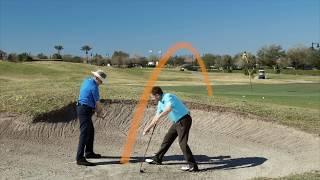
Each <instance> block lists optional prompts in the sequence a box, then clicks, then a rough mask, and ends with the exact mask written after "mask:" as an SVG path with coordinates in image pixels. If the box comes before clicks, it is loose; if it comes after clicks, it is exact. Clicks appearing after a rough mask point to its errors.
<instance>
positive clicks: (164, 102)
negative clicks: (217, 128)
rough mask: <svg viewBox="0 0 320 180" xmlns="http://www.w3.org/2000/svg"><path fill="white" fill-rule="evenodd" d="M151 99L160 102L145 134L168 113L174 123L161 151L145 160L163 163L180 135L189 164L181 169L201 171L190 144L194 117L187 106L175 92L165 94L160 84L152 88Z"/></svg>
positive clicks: (152, 162) (182, 147) (180, 141)
mask: <svg viewBox="0 0 320 180" xmlns="http://www.w3.org/2000/svg"><path fill="white" fill-rule="evenodd" d="M151 100H153V101H157V102H158V106H157V113H156V115H155V116H154V118H153V119H152V121H151V123H149V124H148V125H147V126H146V128H145V129H144V131H143V135H145V134H147V133H148V132H149V131H150V129H152V128H153V127H154V126H155V125H156V124H157V122H158V121H159V120H160V118H162V117H164V116H166V115H169V120H170V121H172V123H173V124H172V126H171V127H170V128H169V130H168V132H167V134H166V135H165V137H164V139H163V141H162V144H161V146H160V149H159V151H158V152H157V153H156V154H155V156H154V157H153V158H152V159H146V160H145V162H147V163H149V164H156V165H160V164H162V159H163V157H164V155H165V153H166V152H167V151H168V149H169V148H170V146H171V144H172V143H173V142H174V140H175V139H176V137H177V136H178V139H179V145H180V148H181V150H182V152H183V155H184V158H185V160H186V161H187V163H188V166H186V167H182V168H181V170H184V171H190V172H195V171H199V169H198V165H197V163H196V161H195V159H194V157H193V155H192V152H191V150H190V148H189V146H188V137H189V130H190V127H191V124H192V119H191V116H190V112H189V110H188V109H187V107H186V106H185V105H184V104H183V103H182V101H181V100H179V99H178V98H177V97H176V96H175V95H174V94H170V93H165V94H164V93H163V92H162V89H161V88H160V87H158V86H155V87H153V88H152V91H151Z"/></svg>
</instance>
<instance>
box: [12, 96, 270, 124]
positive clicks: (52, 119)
mask: <svg viewBox="0 0 320 180" xmlns="http://www.w3.org/2000/svg"><path fill="white" fill-rule="evenodd" d="M101 103H102V104H103V108H104V109H108V105H110V104H122V105H134V106H136V105H137V104H138V101H137V100H130V99H102V100H101ZM184 103H185V104H186V106H187V107H188V108H189V109H190V110H202V111H206V112H211V111H216V112H234V113H238V114H241V115H246V114H249V113H245V112H240V111H235V110H234V109H233V108H230V107H223V106H215V105H209V104H202V103H196V102H189V101H184ZM76 106H77V105H76V102H71V103H69V104H67V105H66V106H64V107H62V108H60V109H56V110H53V111H50V112H47V113H43V114H40V115H37V116H35V117H34V118H32V119H33V120H32V123H39V122H47V123H68V122H70V121H73V120H75V119H76V118H77V114H76ZM155 106H156V103H155V102H153V101H148V106H147V108H150V107H155ZM11 114H15V113H11ZM16 115H17V114H16ZM263 119H264V120H265V118H263Z"/></svg>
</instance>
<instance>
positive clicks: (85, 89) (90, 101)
mask: <svg viewBox="0 0 320 180" xmlns="http://www.w3.org/2000/svg"><path fill="white" fill-rule="evenodd" d="M99 100H100V95H99V88H98V84H97V83H96V81H95V80H94V79H92V78H91V77H89V78H87V79H85V80H84V81H83V82H82V84H81V87H80V94H79V100H78V102H79V103H80V104H85V105H87V106H90V107H91V108H93V109H95V108H96V102H97V101H99Z"/></svg>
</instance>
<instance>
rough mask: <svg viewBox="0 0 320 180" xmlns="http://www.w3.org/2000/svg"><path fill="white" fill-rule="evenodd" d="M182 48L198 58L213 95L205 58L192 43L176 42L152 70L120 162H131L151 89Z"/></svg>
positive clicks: (135, 113) (208, 88)
mask: <svg viewBox="0 0 320 180" xmlns="http://www.w3.org/2000/svg"><path fill="white" fill-rule="evenodd" d="M180 49H188V50H189V51H191V52H192V54H193V55H194V56H195V58H196V60H197V61H198V64H199V65H200V68H201V74H202V76H203V78H204V82H205V84H206V86H207V91H208V96H212V86H211V84H210V81H209V77H208V72H207V69H206V67H205V64H204V62H203V60H202V59H201V57H200V54H199V53H198V51H197V50H196V49H195V48H193V47H192V44H191V43H186V42H180V43H176V44H175V45H173V46H172V47H170V48H169V50H168V51H167V52H166V53H165V54H164V56H162V57H161V59H160V61H159V64H158V66H157V67H156V68H155V69H154V70H153V71H152V74H151V76H150V78H149V80H148V82H147V84H146V85H145V87H144V90H143V94H142V95H141V97H140V100H139V103H138V105H137V106H136V110H135V112H134V115H133V118H132V120H131V126H130V129H129V132H128V137H127V141H126V144H125V145H124V148H123V151H122V154H121V159H120V163H122V164H125V163H128V162H129V159H130V156H131V152H132V149H133V146H134V144H135V142H136V137H137V132H138V128H139V124H140V122H141V120H142V116H143V114H144V111H145V109H146V107H147V104H148V100H149V95H150V93H151V89H152V87H153V86H154V85H155V82H156V81H157V79H158V76H159V74H160V72H161V71H162V68H163V67H164V65H165V64H166V63H167V61H168V60H169V58H170V57H171V56H172V55H173V54H174V53H175V52H176V51H178V50H180Z"/></svg>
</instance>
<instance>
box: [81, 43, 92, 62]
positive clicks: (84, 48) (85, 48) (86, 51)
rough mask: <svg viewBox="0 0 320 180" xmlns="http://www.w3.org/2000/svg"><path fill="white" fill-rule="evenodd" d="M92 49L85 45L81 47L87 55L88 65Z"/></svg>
mask: <svg viewBox="0 0 320 180" xmlns="http://www.w3.org/2000/svg"><path fill="white" fill-rule="evenodd" d="M91 49H92V48H91V47H90V46H88V45H84V46H82V47H81V51H84V52H85V53H86V59H87V62H86V63H88V52H89V51H90V50H91Z"/></svg>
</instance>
